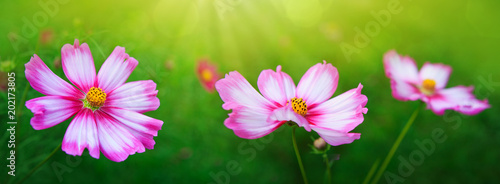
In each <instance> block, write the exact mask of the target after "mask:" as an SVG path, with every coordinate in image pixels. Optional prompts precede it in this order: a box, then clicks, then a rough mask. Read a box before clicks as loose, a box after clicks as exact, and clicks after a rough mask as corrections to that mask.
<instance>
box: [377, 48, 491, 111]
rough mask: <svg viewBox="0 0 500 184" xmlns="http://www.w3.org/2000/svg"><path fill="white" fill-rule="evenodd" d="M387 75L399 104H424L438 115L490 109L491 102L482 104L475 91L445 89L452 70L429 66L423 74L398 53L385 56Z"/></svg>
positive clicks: (470, 89) (468, 88) (443, 66)
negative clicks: (448, 110)
mask: <svg viewBox="0 0 500 184" xmlns="http://www.w3.org/2000/svg"><path fill="white" fill-rule="evenodd" d="M384 68H385V74H386V75H387V77H389V78H390V79H391V88H392V96H394V98H396V99H397V100H401V101H407V100H411V101H414V100H418V99H420V100H422V101H423V102H425V103H426V104H427V108H428V109H431V110H432V111H433V112H434V113H436V114H437V115H443V114H444V111H445V110H447V109H451V110H455V111H457V112H460V113H463V114H467V115H475V114H477V113H479V112H481V111H483V110H484V109H487V108H489V107H490V105H489V104H488V100H486V99H485V100H478V99H476V97H475V96H474V95H473V94H472V91H473V89H474V87H472V86H469V87H466V86H456V87H452V88H447V89H445V86H446V83H448V77H449V76H450V73H451V67H450V66H448V65H444V64H441V63H437V64H432V63H429V62H426V63H425V64H424V65H423V66H422V68H421V69H420V71H418V68H417V65H416V64H415V61H413V59H412V58H410V57H408V56H401V55H398V53H397V52H396V51H394V50H391V51H389V52H387V53H386V54H385V55H384Z"/></svg>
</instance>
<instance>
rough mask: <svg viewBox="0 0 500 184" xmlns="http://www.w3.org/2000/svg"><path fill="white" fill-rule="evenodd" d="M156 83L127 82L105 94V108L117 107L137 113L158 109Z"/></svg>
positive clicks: (150, 81) (148, 81)
mask: <svg viewBox="0 0 500 184" xmlns="http://www.w3.org/2000/svg"><path fill="white" fill-rule="evenodd" d="M157 94H158V90H156V83H155V82H153V81H152V80H146V81H134V82H128V83H125V84H124V85H121V86H120V87H118V88H116V89H115V90H113V91H111V92H109V93H108V94H107V98H106V103H105V104H104V106H106V107H118V108H123V109H127V110H131V111H135V112H139V113H144V112H148V111H154V110H156V109H158V107H160V100H159V99H158V97H157Z"/></svg>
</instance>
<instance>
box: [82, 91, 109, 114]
mask: <svg viewBox="0 0 500 184" xmlns="http://www.w3.org/2000/svg"><path fill="white" fill-rule="evenodd" d="M85 100H86V101H87V104H88V105H89V106H90V107H91V108H92V109H93V110H94V109H97V108H99V107H101V106H102V105H104V102H105V101H106V93H105V92H104V91H103V90H102V89H101V88H95V87H92V88H90V90H89V92H87V95H86V96H85Z"/></svg>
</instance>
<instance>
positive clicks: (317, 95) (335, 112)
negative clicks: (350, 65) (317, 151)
mask: <svg viewBox="0 0 500 184" xmlns="http://www.w3.org/2000/svg"><path fill="white" fill-rule="evenodd" d="M338 79H339V75H338V72H337V69H336V68H335V67H333V66H332V64H329V63H328V64H327V63H326V62H325V61H324V62H323V64H321V63H318V64H316V65H314V66H313V67H311V68H310V69H309V70H308V71H307V72H306V73H305V74H304V76H303V77H302V79H301V80H300V82H299V84H298V85H297V87H295V83H294V82H293V80H292V78H291V77H290V76H289V75H288V74H286V73H284V72H282V71H281V66H278V67H277V68H276V71H273V70H264V71H262V72H261V73H260V76H259V79H258V81H257V86H258V88H259V90H260V92H261V93H262V95H261V94H259V92H257V91H256V90H255V89H254V88H253V87H252V86H251V85H250V83H248V81H247V80H246V79H245V78H244V77H243V76H241V74H239V73H238V72H237V71H233V72H230V73H229V74H226V76H225V78H223V79H221V80H219V81H217V83H216V84H215V88H216V89H217V91H218V92H219V94H220V97H221V98H222V101H224V104H223V105H222V108H224V109H225V110H230V109H232V110H233V111H232V112H231V113H230V114H229V117H228V118H227V119H226V120H225V121H224V124H225V125H226V127H228V128H229V129H232V130H233V131H234V133H235V134H236V135H237V136H239V137H241V138H246V139H255V138H259V137H262V136H265V135H267V134H269V133H271V132H272V131H274V130H276V129H277V128H279V127H280V126H281V125H283V124H284V123H286V122H288V121H293V122H295V123H296V124H297V125H298V126H301V127H304V128H305V129H306V130H307V131H311V130H314V131H316V132H317V133H318V134H319V135H320V136H321V137H322V138H323V139H324V140H325V141H326V142H327V143H329V144H331V145H333V146H337V145H341V144H348V143H351V142H353V141H354V140H355V139H359V137H360V134H359V133H349V131H351V130H352V129H354V128H355V127H356V126H358V125H359V124H360V123H361V122H363V114H366V112H367V111H368V109H367V108H365V105H366V103H367V101H368V98H366V96H365V95H363V94H361V89H362V88H363V86H362V85H361V84H359V85H358V87H357V88H355V89H351V90H349V91H347V92H345V93H343V94H340V95H338V96H336V97H334V98H332V99H330V97H331V96H332V95H333V93H334V92H335V90H336V89H337V84H338Z"/></svg>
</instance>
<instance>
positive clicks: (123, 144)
mask: <svg viewBox="0 0 500 184" xmlns="http://www.w3.org/2000/svg"><path fill="white" fill-rule="evenodd" d="M94 114H95V120H96V123H97V133H98V135H99V145H100V149H101V151H102V153H103V154H104V156H106V158H108V159H109V160H112V161H115V162H121V161H124V160H125V159H127V157H128V156H129V155H133V154H135V153H136V152H139V153H142V152H144V151H145V148H144V145H143V144H142V143H141V142H140V141H139V140H137V139H136V138H135V137H134V136H133V135H132V134H131V133H130V132H129V131H128V130H127V129H126V128H125V127H123V126H122V125H120V124H119V123H118V122H116V120H115V119H114V118H112V117H110V116H109V115H108V114H106V113H104V112H102V111H100V110H97V111H95V112H94Z"/></svg>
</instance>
